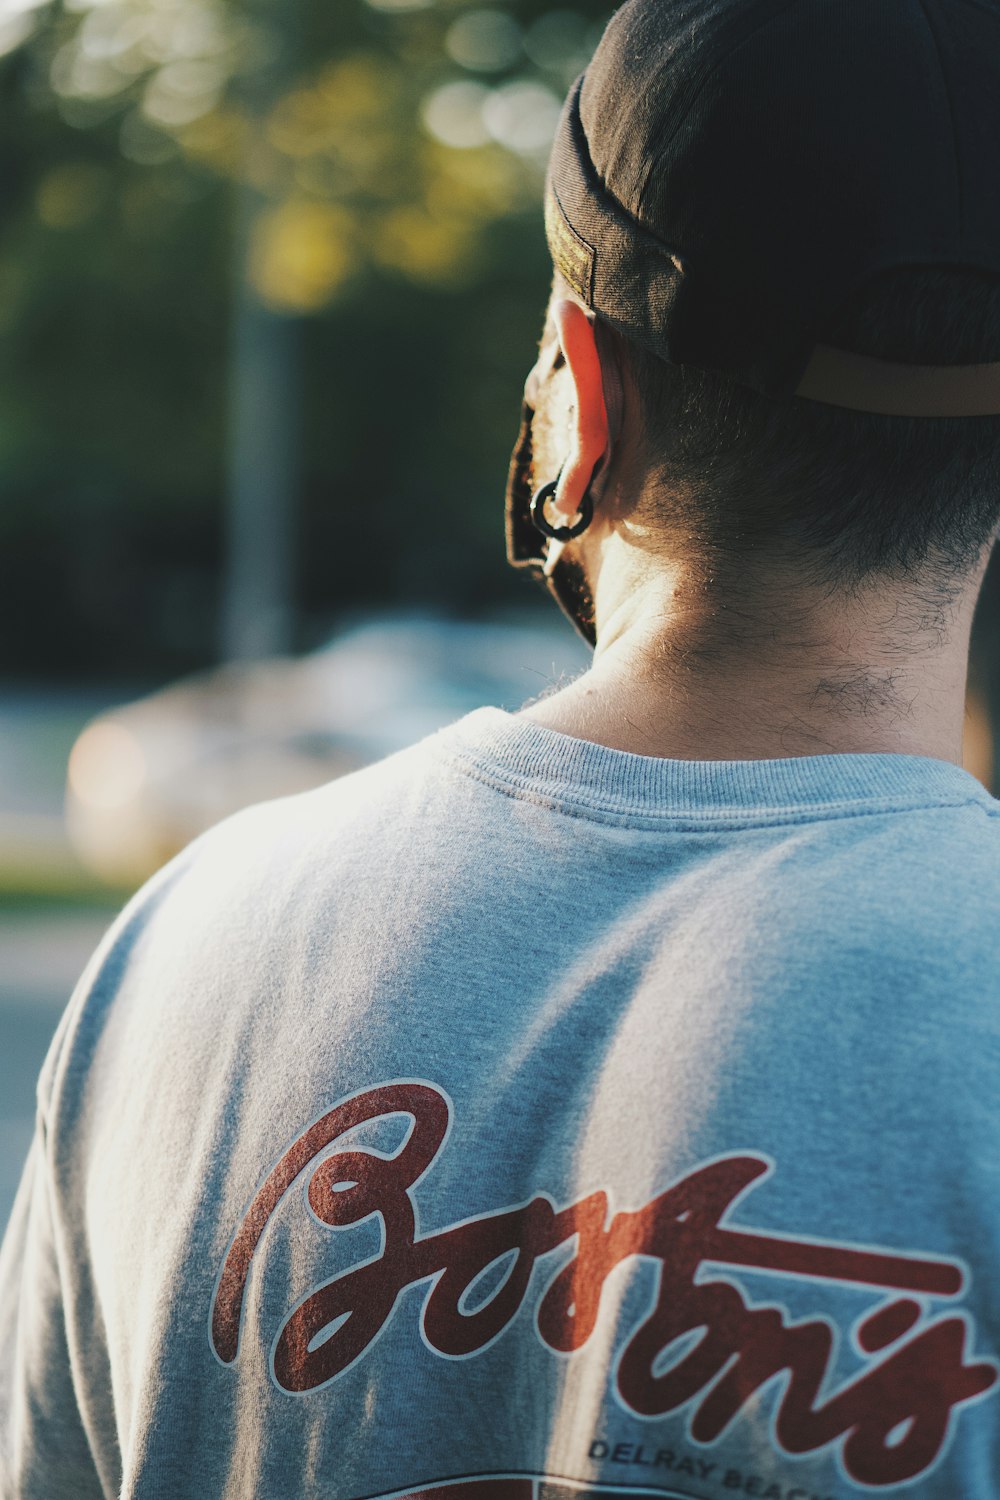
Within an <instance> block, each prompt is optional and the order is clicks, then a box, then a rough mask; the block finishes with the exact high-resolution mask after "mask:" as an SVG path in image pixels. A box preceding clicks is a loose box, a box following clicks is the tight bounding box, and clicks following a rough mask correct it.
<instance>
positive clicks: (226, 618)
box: [221, 184, 302, 661]
mask: <svg viewBox="0 0 1000 1500" xmlns="http://www.w3.org/2000/svg"><path fill="white" fill-rule="evenodd" d="M237 191H238V192H239V194H240V204H239V216H238V230H237V236H236V239H237V246H236V250H237V253H236V267H235V277H234V280H235V286H234V307H233V328H232V341H231V353H230V364H229V371H230V373H229V439H228V462H227V471H228V472H227V491H228V495H227V500H228V504H227V524H226V548H225V573H224V596H223V611H222V642H221V646H222V655H223V657H224V659H225V660H227V661H245V660H248V659H252V658H254V657H260V656H275V655H283V654H286V653H288V652H290V651H291V650H292V647H293V644H294V626H295V540H296V531H297V527H296V518H297V513H298V506H299V495H300V489H301V483H300V481H301V463H302V460H301V432H300V424H299V413H300V411H301V390H302V368H301V365H302V361H301V334H302V330H301V325H300V320H299V319H298V318H294V317H285V316H282V315H281V314H280V313H274V312H271V311H270V310H269V309H268V308H266V307H264V306H263V305H262V304H261V302H260V301H259V299H258V297H257V296H256V294H255V292H254V290H253V287H252V285H251V283H250V279H249V276H248V260H249V255H250V250H251V245H252V240H253V234H254V226H255V224H256V222H257V219H258V218H259V216H260V215H261V214H262V213H264V212H265V211H266V210H267V208H268V207H269V203H268V200H267V199H266V198H265V197H264V196H263V195H262V194H260V193H259V192H258V191H257V190H256V189H254V188H252V187H250V186H249V185H247V184H242V185H241V186H240V187H239V188H238V189H237Z"/></svg>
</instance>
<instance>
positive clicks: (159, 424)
mask: <svg viewBox="0 0 1000 1500" xmlns="http://www.w3.org/2000/svg"><path fill="white" fill-rule="evenodd" d="M607 13H608V7H607V6H606V5H603V4H602V5H597V4H589V5H588V4H584V5H582V6H581V7H580V9H579V10H547V9H546V8H545V5H544V4H537V3H534V4H533V3H525V4H518V5H510V6H506V7H500V6H495V7H485V8H484V7H477V6H475V5H470V4H465V3H460V0H459V3H453V0H444V3H440V4H413V3H412V0H411V3H406V0H403V3H400V0H394V3H393V0H378V5H375V4H368V3H363V0H338V4H337V5H336V6H330V5H329V4H327V3H325V0H324V3H320V0H296V4H295V5H294V6H291V5H289V4H288V3H287V0H285V3H283V4H281V5H278V4H273V3H264V0H258V3H251V0H247V3H244V4H237V3H232V4H220V3H215V0H67V3H66V4H65V5H63V6H62V7H38V8H36V9H34V10H25V11H23V12H21V15H22V22H21V23H19V27H18V29H17V34H16V37H15V36H14V33H9V34H4V33H3V32H2V31H0V49H3V48H4V47H5V46H7V47H8V56H7V57H6V58H5V59H4V60H3V62H2V63H0V162H2V164H3V166H5V167H7V168H9V170H8V172H7V178H6V180H7V181H8V183H9V192H8V214H7V219H6V223H5V225H4V229H3V233H2V235H0V288H3V290H4V291H5V292H6V294H7V295H6V296H5V297H4V298H3V303H2V306H0V319H2V321H3V327H4V332H5V334H6V338H5V339H4V341H3V346H2V349H0V475H2V478H3V482H4V487H5V496H6V500H7V504H6V505H5V506H4V508H3V517H2V519H0V530H2V533H3V536H2V541H3V547H2V549H0V601H2V602H0V610H2V611H3V612H4V616H5V618H4V624H5V625H6V627H7V628H6V629H5V630H4V631H3V632H2V634H0V642H2V644H0V669H3V670H5V671H7V672H12V671H19V670H20V671H25V670H29V671H33V672H36V673H37V672H58V673H65V672H66V671H67V670H68V669H70V670H91V671H94V670H98V671H101V672H105V673H111V672H118V671H136V670H141V669H143V668H152V669H153V671H154V672H160V673H166V672H173V671H176V670H178V669H182V668H184V667H187V666H195V665H198V664H200V663H201V662H203V661H206V660H208V659H209V658H210V657H211V655H212V654H213V652H214V650H215V643H216V639H217V634H216V624H217V615H218V609H219V605H220V602H221V594H220V577H221V570H222V565H223V558H224V556H225V553H226V543H225V536H226V529H225V527H224V525H223V504H222V501H223V495H224V493H225V489H226V430H227V423H228V425H229V426H230V428H231V429H232V428H233V427H234V426H238V425H239V423H240V421H241V420H242V423H243V427H244V429H245V430H246V429H247V428H248V425H249V428H250V430H251V432H253V431H257V432H258V435H259V433H260V429H259V425H258V426H257V427H255V426H254V424H253V423H250V424H248V422H247V418H246V413H244V416H243V418H242V419H241V418H240V417H239V415H238V412H237V411H236V410H235V407H238V405H239V403H238V402H236V401H235V397H234V400H233V402H229V403H227V398H226V389H227V367H228V362H229V351H230V350H231V349H232V348H233V347H234V345H236V346H238V345H239V339H240V335H239V323H238V319H237V320H236V326H234V318H233V309H234V306H235V307H237V308H238V307H239V305H240V299H239V297H236V298H234V297H233V295H232V293H233V274H232V268H233V264H234V259H237V258H238V257H239V256H240V255H241V253H242V259H243V265H244V267H245V274H246V282H247V286H248V287H249V292H250V295H251V297H252V300H253V304H254V306H255V307H256V308H258V309H263V310H264V312H265V313H266V314H267V315H269V316H270V318H271V319H272V320H277V322H276V323H273V324H272V333H273V332H275V330H276V327H277V326H281V327H283V328H284V330H285V332H286V333H290V334H292V338H291V340H290V341H286V352H285V355H284V356H282V357H283V358H284V360H285V367H286V369H287V370H288V371H289V372H291V371H292V366H293V365H294V360H292V361H291V363H289V357H288V349H289V348H291V347H293V346H294V340H295V334H296V330H297V332H298V334H299V336H300V337H301V346H302V361H303V369H302V371H301V375H300V379H299V391H300V392H301V396H297V395H296V394H295V389H294V385H293V384H292V381H293V379H294V376H293V374H292V373H289V374H288V376H287V377H285V378H284V379H283V384H282V387H281V389H282V390H283V391H284V393H285V396H286V405H291V406H292V407H293V408H294V407H300V408H301V422H300V431H301V454H300V464H301V472H302V476H303V477H302V500H301V513H300V516H299V523H298V527H297V533H298V535H297V543H298V544H297V549H296V558H297V563H296V571H297V594H298V601H299V604H300V606H301V609H302V611H303V615H302V618H301V619H300V622H299V627H298V631H297V636H296V640H297V643H298V644H305V643H308V642H309V641H310V640H312V639H314V638H315V637H316V636H317V635H318V634H320V633H322V632H323V631H324V630H326V629H327V628H328V626H329V624H330V622H331V621H332V620H333V619H335V617H336V616H337V614H338V613H340V612H341V611H342V610H344V609H345V608H349V607H352V606H356V605H358V604H364V603H372V604H378V603H385V602H389V601H391V600H398V599H400V598H402V599H404V600H408V601H411V602H412V601H413V600H420V599H423V600H431V599H433V600H435V601H436V602H441V603H448V602H450V603H452V604H454V605H455V606H456V607H459V606H460V607H463V608H469V607H478V606H480V605H488V604H490V603H491V602H496V601H499V600H504V599H507V600H512V601H516V600H517V599H518V598H522V597H523V596H524V587H523V583H522V581H521V580H517V579H514V578H512V577H511V578H509V577H508V575H507V572H506V569H505V568H504V564H503V539H502V525H501V516H500V493H501V490H502V485H503V476H504V470H505V466H506V459H507V453H508V450H509V447H510V442H511V439H512V436H513V429H514V426H515V424H516V417H517V406H518V401H519V397H520V386H521V383H522V380H523V376H524V372H525V370H526V368H527V366H528V365H529V364H530V363H531V359H532V357H533V343H534V340H535V338H536V337H537V333H538V322H539V316H540V312H541V309H542V306H543V304H544V299H545V294H546V285H547V279H548V274H549V269H548V261H547V257H546V254H545V247H544V238H543V235H542V230H541V224H540V218H539V212H538V210H539V204H540V196H541V183H542V174H543V166H544V161H545V157H546V155H547V150H548V144H549V141H550V138H551V132H552V129H553V126H554V122H555V117H556V114H557V111H558V106H559V102H560V99H561V96H562V93H563V90H564V87H565V84H566V83H567V82H568V81H569V78H570V77H571V76H573V75H575V72H576V71H577V70H578V68H579V66H580V65H581V64H582V62H583V60H584V59H585V56H586V53H587V51H588V49H589V48H590V47H592V45H593V42H594V41H595V40H596V33H597V32H599V29H600V25H601V24H603V21H604V19H605V18H606V15H607ZM290 18H294V22H295V24H294V25H290V24H289V22H290ZM32 28H33V29H32ZM29 29H30V31H31V34H30V35H29V34H28V32H29ZM248 198H249V199H250V200H252V203H253V212H252V213H251V214H250V215H249V218H248V216H247V214H246V204H247V201H248ZM241 204H242V207H241ZM241 216H242V217H241ZM241 223H242V224H243V226H244V230H245V234H246V243H245V247H244V250H243V252H240V250H239V247H238V244H237V240H238V236H239V233H240V224H241ZM243 306H244V311H245V310H246V303H245V302H244V304H243ZM245 333H246V329H244V334H245ZM251 343H252V340H251ZM279 344H280V340H279V341H278V342H277V343H275V345H274V346H273V348H274V349H275V350H276V349H277V348H278V347H279ZM245 346H246V345H245V342H244V347H245ZM274 360H275V361H278V362H280V359H279V356H278V355H277V354H275V355H274ZM289 393H291V395H292V397H293V400H292V401H291V402H290V403H289V402H288V401H287V397H288V395H289ZM257 399H258V400H260V399H261V393H260V390H259V389H258V392H257ZM234 403H235V407H234ZM248 410H249V408H248ZM279 446H280V444H279ZM289 451H290V450H289ZM234 467H238V465H235V466H230V468H231V470H232V469H233V468H234ZM244 471H245V473H256V474H257V477H258V481H260V480H261V473H260V469H259V465H258V464H257V463H256V462H255V461H254V460H253V459H252V455H251V459H250V461H248V462H245V463H244ZM259 488H260V489H261V490H262V491H263V490H264V489H265V488H267V486H265V485H264V484H263V483H260V485H259ZM275 545H276V546H277V544H275ZM272 550H274V548H272ZM39 605H41V608H39ZM126 620H127V622H128V626H129V628H128V629H123V628H122V625H123V621H126ZM29 622H30V623H29Z"/></svg>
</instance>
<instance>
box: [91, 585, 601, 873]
mask: <svg viewBox="0 0 1000 1500" xmlns="http://www.w3.org/2000/svg"><path fill="white" fill-rule="evenodd" d="M589 661H590V652H589V651H588V650H587V648H586V646H585V645H584V644H583V642H582V641H580V640H579V639H578V638H577V637H576V636H575V635H574V633H573V631H572V630H571V629H570V628H569V627H568V626H567V625H566V624H564V623H560V621H559V620H558V619H557V618H554V619H553V620H552V623H551V624H548V623H539V624H534V623H516V624H511V623H505V622H504V621H501V620H496V621H492V622H482V621H477V622H463V621H457V620H453V619H446V618H439V617H434V616H428V615H426V614H420V615H405V616H400V615H397V616H386V615H381V616H378V617H373V618H369V619H366V620H362V621H361V622H359V623H357V624H356V625H354V626H353V627H351V628H348V629H347V630H345V631H343V632H342V633H340V634H338V635H337V636H336V637H335V639H334V640H332V641H331V642H330V643H329V644H328V645H326V646H324V647H322V648H320V649H319V650H317V651H313V652H311V653H310V654H309V655H306V656H302V657H282V658H274V659H271V660H267V661H260V662H252V663H246V664H242V663H240V664H231V665H227V666H222V667H218V668H214V669H212V670H210V671H207V672H201V673H198V674H197V675H195V676H192V677H188V678H184V679H183V680H182V681H180V682H177V683H174V684H173V685H171V686H170V687H166V688H163V689H162V690H160V691H159V692H155V693H152V694H150V695H149V696H148V697H145V698H141V699H138V700H137V701H136V702H134V703H129V704H126V705H125V706H123V707H122V708H117V709H113V710H111V711H110V712H107V713H102V714H101V715H99V716H98V717H97V718H95V719H93V720H92V721H91V722H90V723H89V724H88V725H87V726H86V728H85V729H84V730H83V732H82V733H81V735H80V737H79V739H78V740H77V741H76V744H75V745H74V747H73V750H72V753H71V755H70V758H69V766H68V773H67V784H66V823H67V831H68V835H69V838H70V840H71V842H72V844H73V847H74V849H75V851H76V853H77V855H78V856H79V858H80V859H81V860H82V861H83V863H84V864H85V865H86V866H87V867H88V869H90V870H91V871H93V872H94V873H95V874H97V875H99V876H101V877H102V878H103V879H105V880H110V881H113V882H115V883H120V884H123V885H132V884H136V883H138V882H139V881H141V880H143V879H145V878H146V877H147V876H148V875H150V874H151V873H152V872H153V871H154V870H156V869H158V868H159V866H160V865H161V864H163V863H164V862H165V861H166V860H167V859H169V858H171V857H172V856H173V855H174V854H176V853H177V851H178V850H179V849H182V848H183V847H184V845H185V844H187V843H189V842H190V840H191V839H192V838H194V837H195V836H196V835H197V834H199V833H201V832H202V831H203V830H204V829H206V828H208V827H209V826H210V825H211V824H212V823H216V822H218V820H219V819H220V818H223V817H225V816H227V815H228V814H229V813H232V812H236V811H237V810H238V809H239V808H241V807H246V806H249V804H251V803H253V802H260V801H263V800H265V799H266V798H269V797H279V796H283V795H285V794H287V793H290V792H297V791H305V790H307V789H308V788H310V787H315V786H320V785H322V783H323V782H326V781H329V780H331V779H333V778H334V777H337V776H342V775H344V774H345V773H346V772H349V771H353V770H355V769H357V768H359V767H361V766H364V765H369V764H370V763H371V762H372V761H375V760H379V759H381V758H382V757H383V756H384V755H388V754H390V753H391V752H393V751H395V750H401V749H403V748H405V747H406V746H407V745H411V744H414V743H416V741H417V740H420V739H422V738H423V737H424V736H425V735H428V734H431V733H433V732H434V731H435V730H437V729H440V728H442V727H443V726H444V725H446V724H450V723H452V722H454V721H455V720H456V719H459V718H461V717H462V716H463V715H464V714H466V713H469V712H471V710H473V709H475V708H479V707H482V706H484V705H486V704H492V705H495V706H497V707H501V708H508V709H517V708H520V707H521V706H522V705H523V704H524V703H526V702H527V701H528V700H529V699H531V698H535V697H537V696H538V695H539V694H541V693H543V692H544V691H546V690H547V689H548V688H550V687H552V686H553V685H554V684H556V683H558V682H559V681H561V680H568V679H569V678H571V677H574V676H577V675H578V674H579V673H580V671H582V670H583V669H584V668H586V666H587V665H588V664H589Z"/></svg>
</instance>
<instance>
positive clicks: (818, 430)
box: [600, 266, 1000, 589]
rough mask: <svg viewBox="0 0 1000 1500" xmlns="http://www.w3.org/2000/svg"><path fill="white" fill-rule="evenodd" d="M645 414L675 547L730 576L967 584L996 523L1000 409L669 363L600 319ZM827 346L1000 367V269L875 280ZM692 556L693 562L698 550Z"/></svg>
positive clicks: (915, 272)
mask: <svg viewBox="0 0 1000 1500" xmlns="http://www.w3.org/2000/svg"><path fill="white" fill-rule="evenodd" d="M600 337H601V343H602V345H603V346H604V348H605V349H606V350H607V352H608V353H609V354H610V355H611V357H613V358H615V359H616V360H617V361H618V363H619V364H620V366H621V367H622V368H623V370H624V371H625V372H627V376H628V378H629V384H630V386H631V387H632V388H633V389H634V390H635V392H636V393H637V397H638V402H639V406H640V409H641V420H642V436H643V444H642V447H643V457H644V460H645V463H646V465H647V466H648V469H649V471H650V474H651V476H653V478H654V480H655V481H656V482H654V483H652V484H651V485H650V486H649V487H648V492H647V493H648V496H649V501H648V503H649V505H650V507H651V511H652V514H651V515H650V517H649V519H650V521H651V523H652V524H653V525H654V526H655V528H656V531H657V532H658V533H659V534H660V535H661V536H662V539H663V544H664V547H665V548H667V549H669V550H670V551H671V552H673V553H674V555H676V552H677V549H678V547H680V548H681V550H682V551H684V552H686V553H687V554H688V556H689V560H690V562H691V563H692V564H693V565H694V566H695V568H696V570H697V571H698V572H702V571H711V573H713V574H714V575H715V576H719V575H720V574H721V575H723V576H726V575H730V574H732V573H734V572H735V573H738V572H739V571H741V570H744V571H745V570H746V569H747V568H748V567H750V566H751V565H752V564H753V562H754V561H755V560H757V561H759V562H763V561H764V560H766V559H768V558H778V557H781V558H786V559H788V560H789V561H791V562H794V563H795V564H796V565H797V566H798V567H800V568H801V569H803V571H804V572H805V574H806V575H807V576H808V577H810V578H813V579H815V580H816V581H817V582H819V583H821V584H829V585H831V586H834V587H842V588H848V589H851V588H855V587H859V586H862V585H865V584H869V583H872V582H875V581H877V580H878V579H879V578H880V577H886V576H888V577H891V578H898V579H903V578H907V577H909V578H914V579H915V578H922V579H926V580H928V581H930V580H936V581H937V582H938V583H939V584H940V585H941V586H942V587H943V588H945V589H947V588H948V587H949V585H951V584H960V581H961V579H962V578H963V577H964V576H965V574H966V573H967V572H968V571H970V570H971V569H972V568H973V567H974V566H975V565H976V563H977V561H978V559H979V557H980V555H981V553H982V549H983V547H984V546H985V545H987V544H988V542H989V539H990V537H991V534H992V533H993V532H994V531H995V529H996V527H997V523H998V521H1000V415H996V416H986V417H983V416H976V417H939V418H936V419H934V420H927V419H926V418H922V417H913V416H887V415H883V414H880V413H875V412H867V411H852V410H849V409H847V408H845V407H841V406H834V405H828V404H825V403H823V402H818V401H812V400H808V399H805V398H802V397H798V396H795V397H792V398H791V400H789V401H786V402H776V401H774V400H772V399H770V398H768V397H767V396H765V395H763V394H761V393H760V392H758V391H755V390H752V389H751V388H749V387H748V386H746V385H743V384H740V383H739V382H737V381H736V380H735V379H734V378H732V377H730V376H727V375H725V374H721V373H719V372H715V371H709V370H701V369H698V368H696V367H694V366H691V365H672V364H669V363H667V362H666V361H664V360H662V359H660V358H658V357H657V356H656V355H654V354H652V353H650V352H649V351H648V350H647V349H644V348H642V347H641V346H640V345H639V344H638V343H636V342H635V341H633V340H631V339H629V338H627V337H625V336H624V335H623V334H621V333H620V332H618V331H617V330H616V329H614V328H613V327H612V325H610V324H609V323H602V325H601V329H600ZM820 338H821V339H822V340H823V342H825V343H827V344H830V345H832V346H835V347H839V348H843V349H848V350H852V351H856V352H858V353H861V354H866V355H870V356H872V357H874V358H877V359H881V360H887V361H898V362H900V363H903V364H915V365H941V366H949V365H956V366H966V365H975V364H981V363H986V362H991V361H1000V275H993V274H990V273H986V272H976V271H969V270H957V269H952V268H949V267H943V266H942V267H903V268H897V269H893V270H890V271H887V272H883V273H881V274H879V275H877V276H876V277H874V278H873V279H872V280H871V281H870V282H869V283H868V285H867V286H866V287H865V288H864V290H863V291H862V292H861V293H860V294H859V295H857V296H856V297H854V298H853V299H852V301H851V303H850V305H848V306H846V307H845V308H844V309H842V310H841V311H840V312H839V313H838V314H837V316H836V317H835V318H834V319H833V320H832V321H831V322H830V323H829V324H828V325H827V326H825V327H823V328H822V329H821V330H820ZM692 553H693V554H694V555H691V554H692Z"/></svg>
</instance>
